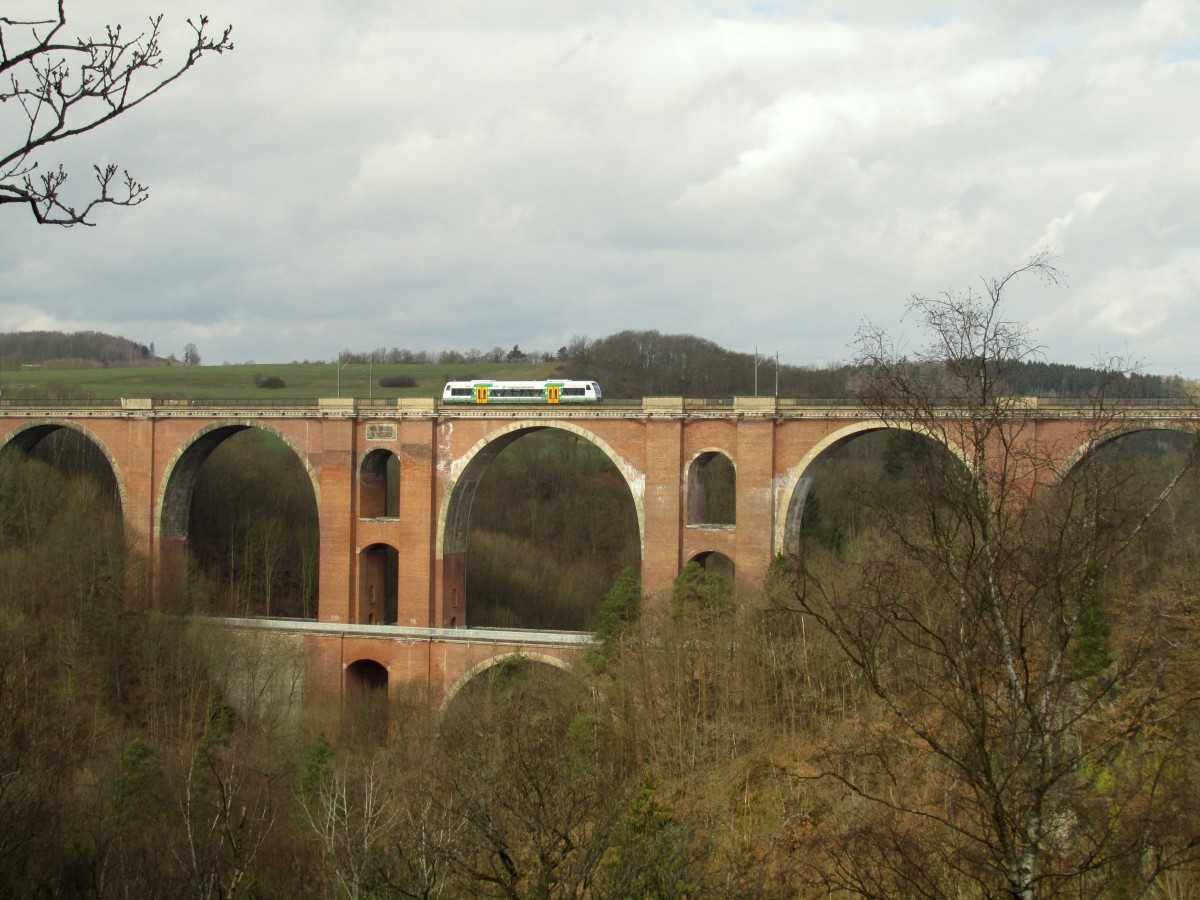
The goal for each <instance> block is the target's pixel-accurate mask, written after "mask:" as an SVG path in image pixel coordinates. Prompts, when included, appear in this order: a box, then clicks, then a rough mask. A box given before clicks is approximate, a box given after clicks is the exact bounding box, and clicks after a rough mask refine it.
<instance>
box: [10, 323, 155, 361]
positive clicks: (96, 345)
mask: <svg viewBox="0 0 1200 900" xmlns="http://www.w3.org/2000/svg"><path fill="white" fill-rule="evenodd" d="M0 360H3V362H4V365H5V366H6V367H7V366H11V367H14V368H15V367H17V366H20V365H22V364H42V363H47V362H72V363H85V364H86V363H94V364H99V365H137V364H140V363H148V362H151V361H153V360H154V345H153V344H150V345H149V346H147V345H146V344H139V343H138V342H137V341H131V340H129V339H128V338H123V337H118V336H116V335H112V334H104V333H102V332H99V331H76V332H72V333H66V332H62V331H19V332H13V333H9V334H0Z"/></svg>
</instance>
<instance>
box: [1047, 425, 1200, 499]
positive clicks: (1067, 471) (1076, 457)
mask: <svg viewBox="0 0 1200 900" xmlns="http://www.w3.org/2000/svg"><path fill="white" fill-rule="evenodd" d="M1147 431H1174V432H1178V433H1180V434H1188V435H1191V436H1193V437H1197V436H1198V435H1197V431H1196V426H1195V425H1194V424H1192V423H1189V422H1177V421H1173V420H1148V421H1145V422H1136V423H1134V424H1131V425H1126V426H1124V427H1122V428H1119V429H1114V430H1113V431H1111V432H1109V433H1106V434H1103V435H1100V436H1099V437H1098V438H1096V439H1092V440H1088V441H1085V442H1084V443H1082V444H1080V445H1079V446H1078V447H1076V448H1075V449H1074V450H1073V451H1072V452H1071V453H1070V454H1069V455H1068V456H1067V457H1066V458H1065V459H1064V460H1063V461H1062V463H1061V464H1060V465H1059V467H1058V471H1057V472H1056V473H1055V482H1056V483H1058V484H1061V483H1062V482H1064V481H1066V480H1067V478H1069V477H1070V475H1071V473H1072V472H1074V471H1075V470H1076V469H1077V468H1078V467H1079V466H1080V465H1082V464H1083V462H1084V460H1086V459H1087V458H1088V457H1090V456H1092V455H1093V454H1095V453H1096V451H1098V450H1100V449H1101V448H1103V447H1106V446H1107V445H1109V444H1111V443H1112V442H1113V441H1119V440H1120V439H1121V438H1123V437H1128V436H1129V435H1131V434H1141V433H1144V432H1147Z"/></svg>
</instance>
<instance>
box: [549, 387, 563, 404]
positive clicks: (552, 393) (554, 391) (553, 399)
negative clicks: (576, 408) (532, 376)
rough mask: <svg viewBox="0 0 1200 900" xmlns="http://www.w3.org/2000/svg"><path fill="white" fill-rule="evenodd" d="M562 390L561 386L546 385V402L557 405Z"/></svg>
mask: <svg viewBox="0 0 1200 900" xmlns="http://www.w3.org/2000/svg"><path fill="white" fill-rule="evenodd" d="M560 390H562V387H561V386H560V385H557V384H548V385H546V402H547V403H557V402H558V392H559V391H560Z"/></svg>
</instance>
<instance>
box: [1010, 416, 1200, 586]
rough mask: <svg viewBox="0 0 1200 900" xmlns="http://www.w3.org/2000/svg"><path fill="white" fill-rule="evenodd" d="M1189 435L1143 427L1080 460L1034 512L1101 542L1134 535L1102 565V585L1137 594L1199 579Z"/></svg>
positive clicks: (1198, 481)
mask: <svg viewBox="0 0 1200 900" xmlns="http://www.w3.org/2000/svg"><path fill="white" fill-rule="evenodd" d="M1197 449H1198V448H1197V437H1196V435H1195V434H1194V433H1193V432H1191V431H1180V430H1171V429H1163V428H1147V429H1142V430H1138V431H1131V432H1129V433H1126V434H1122V435H1120V436H1118V437H1116V438H1114V439H1112V440H1109V441H1106V442H1104V443H1103V444H1101V445H1100V446H1098V447H1096V448H1094V449H1092V450H1091V452H1090V453H1087V454H1084V455H1082V456H1081V457H1080V459H1079V460H1077V462H1076V463H1075V464H1074V465H1073V466H1072V468H1071V469H1070V470H1069V471H1068V472H1066V473H1065V474H1064V476H1063V478H1062V479H1061V481H1060V482H1059V484H1057V485H1056V486H1055V487H1054V488H1053V489H1052V490H1050V491H1048V492H1046V494H1045V496H1043V497H1040V498H1039V502H1038V504H1037V506H1036V508H1035V510H1034V512H1036V513H1038V514H1041V515H1043V516H1047V517H1050V516H1055V517H1057V519H1055V521H1062V518H1063V517H1073V518H1074V519H1076V520H1081V521H1085V522H1087V523H1088V525H1089V527H1090V528H1091V529H1092V531H1093V532H1094V536H1092V539H1093V540H1095V541H1099V542H1107V541H1112V540H1114V539H1115V540H1117V541H1118V542H1120V541H1121V538H1120V535H1122V534H1128V535H1130V536H1132V540H1133V544H1134V546H1133V548H1132V549H1133V552H1130V553H1122V554H1120V558H1119V559H1113V560H1111V561H1108V562H1106V563H1105V566H1106V568H1108V569H1109V572H1108V578H1109V579H1115V580H1116V581H1117V582H1119V583H1121V584H1123V585H1124V588H1123V590H1128V591H1138V590H1143V589H1147V588H1149V587H1150V586H1151V585H1159V586H1163V585H1172V586H1178V587H1179V589H1180V590H1181V591H1183V592H1185V593H1190V592H1191V591H1192V590H1194V588H1195V582H1196V576H1197V573H1200V466H1198V465H1197V462H1200V459H1198V458H1197Z"/></svg>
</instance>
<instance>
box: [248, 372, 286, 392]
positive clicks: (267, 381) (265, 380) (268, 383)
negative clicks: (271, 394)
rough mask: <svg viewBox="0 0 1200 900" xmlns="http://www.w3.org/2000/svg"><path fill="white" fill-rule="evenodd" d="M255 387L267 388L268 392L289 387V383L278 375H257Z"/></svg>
mask: <svg viewBox="0 0 1200 900" xmlns="http://www.w3.org/2000/svg"><path fill="white" fill-rule="evenodd" d="M254 386H255V387H259V388H267V389H268V390H278V389H279V388H281V387H287V383H286V382H285V381H284V380H283V379H282V378H280V377H279V376H278V375H255V376H254Z"/></svg>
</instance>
